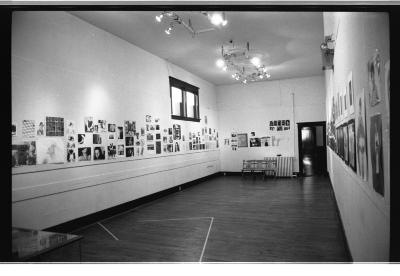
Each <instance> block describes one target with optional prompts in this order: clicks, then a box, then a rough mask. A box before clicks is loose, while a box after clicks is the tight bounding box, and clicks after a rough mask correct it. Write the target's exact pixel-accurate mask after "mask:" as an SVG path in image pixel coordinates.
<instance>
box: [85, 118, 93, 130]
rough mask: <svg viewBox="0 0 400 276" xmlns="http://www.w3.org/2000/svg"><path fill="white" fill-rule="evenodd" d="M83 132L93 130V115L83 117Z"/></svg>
mask: <svg viewBox="0 0 400 276" xmlns="http://www.w3.org/2000/svg"><path fill="white" fill-rule="evenodd" d="M84 121H85V132H93V130H94V125H93V117H85V118H84Z"/></svg>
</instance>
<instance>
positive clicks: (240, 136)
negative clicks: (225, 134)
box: [228, 133, 249, 148]
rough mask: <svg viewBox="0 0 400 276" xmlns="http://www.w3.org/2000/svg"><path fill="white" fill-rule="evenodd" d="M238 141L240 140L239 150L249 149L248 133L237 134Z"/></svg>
mask: <svg viewBox="0 0 400 276" xmlns="http://www.w3.org/2000/svg"><path fill="white" fill-rule="evenodd" d="M237 139H238V147H239V148H247V147H248V146H249V145H248V139H247V133H239V134H237ZM228 141H229V140H228Z"/></svg>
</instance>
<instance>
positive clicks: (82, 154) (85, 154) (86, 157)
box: [78, 147, 92, 161]
mask: <svg viewBox="0 0 400 276" xmlns="http://www.w3.org/2000/svg"><path fill="white" fill-rule="evenodd" d="M78 160H79V161H91V160H92V148H91V147H82V148H78Z"/></svg>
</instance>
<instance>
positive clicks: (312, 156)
mask: <svg viewBox="0 0 400 276" xmlns="http://www.w3.org/2000/svg"><path fill="white" fill-rule="evenodd" d="M298 131H299V135H298V136H299V168H300V174H301V175H303V176H311V175H321V174H325V173H326V146H325V122H312V123H299V124H298Z"/></svg>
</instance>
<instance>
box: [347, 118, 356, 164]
mask: <svg viewBox="0 0 400 276" xmlns="http://www.w3.org/2000/svg"><path fill="white" fill-rule="evenodd" d="M347 131H348V136H349V166H350V168H352V169H353V171H354V172H357V167H356V163H357V160H356V132H355V123H354V119H352V120H350V121H349V122H348V123H347Z"/></svg>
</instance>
